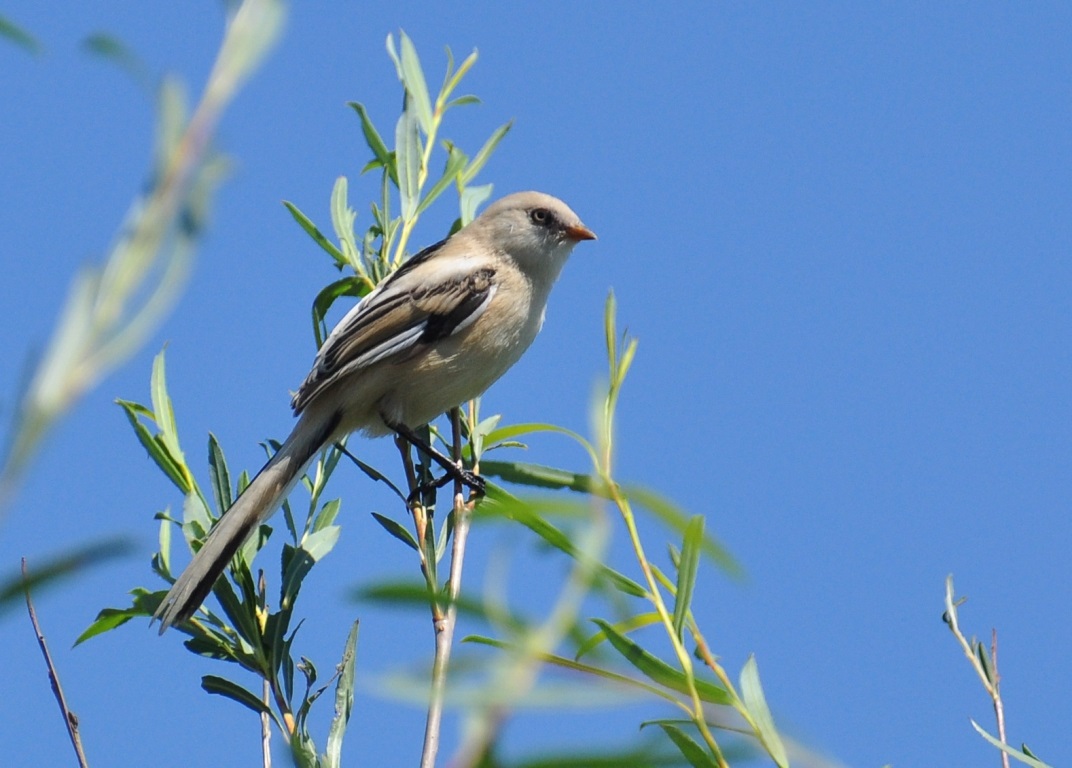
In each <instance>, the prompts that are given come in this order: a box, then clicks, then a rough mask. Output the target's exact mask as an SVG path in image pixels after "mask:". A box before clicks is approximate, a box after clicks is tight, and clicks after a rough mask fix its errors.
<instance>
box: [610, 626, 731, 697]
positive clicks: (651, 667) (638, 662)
mask: <svg viewBox="0 0 1072 768" xmlns="http://www.w3.org/2000/svg"><path fill="white" fill-rule="evenodd" d="M593 623H594V624H595V625H596V626H598V627H599V628H600V629H602V630H603V632H604V634H606V636H607V640H608V641H609V642H610V644H611V645H612V646H613V647H614V649H615V650H616V651H618V653H620V654H621V655H622V656H623V657H624V658H625V660H626V661H628V662H629V663H630V664H632V665H633V666H634V667H636V668H637V669H639V670H640V671H641V672H643V673H644V674H645V675H647V676H648V677H649V678H650V679H651V680H653V681H655V682H656V683H658V684H659V685H663V686H666V687H667V688H669V689H670V690H673V691H677V692H678V693H685V694H687V693H688V692H689V684H688V680H687V678H686V677H685V674H684V673H683V672H680V671H679V670H677V669H674V668H673V667H671V666H670V665H669V664H667V663H666V662H665V661H663V660H662V659H660V658H658V657H657V656H655V655H653V654H651V653H649V652H648V651H646V650H644V649H643V648H641V647H640V646H639V645H638V644H637V643H635V642H633V641H632V640H630V639H629V638H628V637H626V636H625V635H623V634H622V633H620V632H618V631H617V630H616V629H615V628H614V627H613V626H612V625H611V624H610V623H609V622H606V621H604V620H602V619H593ZM694 682H695V685H696V692H697V693H698V694H699V696H700V698H701V699H703V700H704V701H709V702H711V703H712V704H725V705H726V706H730V705H732V704H733V697H732V696H731V695H730V694H729V693H727V692H726V691H725V690H724V689H722V688H720V687H719V686H717V685H715V684H714V683H710V682H707V681H706V680H701V679H700V678H696V679H695V680H694Z"/></svg>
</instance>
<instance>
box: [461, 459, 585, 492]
mask: <svg viewBox="0 0 1072 768" xmlns="http://www.w3.org/2000/svg"><path fill="white" fill-rule="evenodd" d="M480 472H481V474H484V475H490V476H492V477H499V478H502V479H503V480H505V481H507V482H508V483H517V484H518V485H529V486H534V487H536V488H554V489H561V488H568V489H570V490H571V491H579V492H581V493H594V490H593V489H594V488H595V486H596V483H595V481H593V480H592V477H591V476H590V475H582V474H580V473H577V472H570V471H569V470H566V469H557V468H555V467H547V466H544V465H542V464H530V463H527V462H523V461H484V462H482V463H481V464H480Z"/></svg>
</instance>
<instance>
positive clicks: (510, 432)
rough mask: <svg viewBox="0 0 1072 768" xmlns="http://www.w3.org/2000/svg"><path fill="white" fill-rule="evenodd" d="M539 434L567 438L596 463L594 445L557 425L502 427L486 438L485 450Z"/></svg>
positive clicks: (534, 424) (533, 424) (530, 424)
mask: <svg viewBox="0 0 1072 768" xmlns="http://www.w3.org/2000/svg"><path fill="white" fill-rule="evenodd" d="M537 432H552V433H554V434H558V435H565V436H566V437H568V438H570V439H571V440H573V441H574V442H575V443H577V445H579V446H581V447H582V448H584V450H585V451H586V452H587V453H588V456H589V458H591V459H592V461H593V463H594V462H595V459H596V453H595V449H594V448H593V447H592V444H591V443H589V442H588V441H587V440H586V439H585V438H584V437H582V436H581V435H580V434H579V433H577V432H574V431H573V430H572V429H566V428H565V427H560V426H558V425H557V424H541V423H528V424H510V425H508V426H505V427H502V428H501V429H495V430H492V431H491V432H489V433H488V434H487V436H486V437H485V438H484V445H485V446H486V448H485V450H490V449H491V448H493V447H495V446H496V445H499V444H501V443H505V442H508V441H510V440H513V439H514V438H517V437H521V436H522V435H528V434H532V433H537Z"/></svg>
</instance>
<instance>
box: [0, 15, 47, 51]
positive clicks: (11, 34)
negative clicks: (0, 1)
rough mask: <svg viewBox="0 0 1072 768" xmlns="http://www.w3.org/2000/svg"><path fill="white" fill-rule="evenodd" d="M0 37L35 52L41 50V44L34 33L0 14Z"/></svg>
mask: <svg viewBox="0 0 1072 768" xmlns="http://www.w3.org/2000/svg"><path fill="white" fill-rule="evenodd" d="M0 37H2V38H5V39H6V40H7V41H8V42H10V43H14V44H15V45H18V46H20V47H22V48H23V49H25V50H27V51H29V52H30V53H33V54H38V53H40V52H41V50H42V48H41V44H40V43H39V42H38V41H37V38H35V37H34V36H33V35H31V34H30V33H29V32H27V31H26V30H24V29H23V28H22V27H20V26H18V25H16V24H15V23H14V22H13V21H11V20H10V19H8V18H7V17H6V16H0Z"/></svg>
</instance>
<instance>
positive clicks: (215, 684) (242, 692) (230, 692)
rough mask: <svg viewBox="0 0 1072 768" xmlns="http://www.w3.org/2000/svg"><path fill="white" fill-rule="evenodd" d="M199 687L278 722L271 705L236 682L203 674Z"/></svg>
mask: <svg viewBox="0 0 1072 768" xmlns="http://www.w3.org/2000/svg"><path fill="white" fill-rule="evenodd" d="M201 687H202V688H203V689H204V690H205V691H207V692H208V693H212V694H215V695H217V696H225V697H226V698H228V699H231V700H232V701H237V702H238V703H239V704H241V705H242V706H244V707H249V708H250V709H252V710H253V711H254V712H256V713H257V714H258V715H262V714H263V715H271V716H272V718H273V719H276V721H277V722H278V718H276V717H275V713H274V712H273V711H272V708H271V707H269V706H268V705H267V704H265V703H264V702H263V701H261V700H260V699H259V698H258V697H257V696H256V695H255V694H253V693H251V692H250V691H247V690H246V689H245V688H243V687H242V686H240V685H238V683H233V682H231V681H230V680H227V679H226V678H223V677H217V676H216V675H205V676H204V677H202V678H201Z"/></svg>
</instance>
